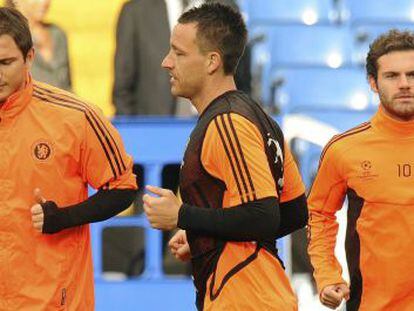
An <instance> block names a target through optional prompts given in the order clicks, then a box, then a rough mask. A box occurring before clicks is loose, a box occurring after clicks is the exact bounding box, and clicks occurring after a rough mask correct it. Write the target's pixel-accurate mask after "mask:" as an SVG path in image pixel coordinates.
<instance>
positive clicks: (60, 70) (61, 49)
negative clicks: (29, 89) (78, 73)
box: [32, 24, 72, 91]
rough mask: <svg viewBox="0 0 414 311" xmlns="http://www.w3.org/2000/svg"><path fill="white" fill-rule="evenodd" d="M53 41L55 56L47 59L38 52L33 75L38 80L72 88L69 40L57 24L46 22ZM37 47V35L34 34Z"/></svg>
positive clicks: (59, 86) (67, 88)
mask: <svg viewBox="0 0 414 311" xmlns="http://www.w3.org/2000/svg"><path fill="white" fill-rule="evenodd" d="M45 27H46V28H48V30H49V32H50V35H51V37H52V42H53V58H52V60H51V61H45V60H44V59H43V57H42V54H40V53H36V57H35V60H34V62H33V66H32V75H33V77H34V78H35V79H37V80H38V81H42V82H46V83H48V84H51V85H53V86H56V87H58V88H61V89H64V90H68V91H69V90H71V89H72V82H71V76H70V66H69V55H68V41H67V39H66V34H65V33H64V31H63V30H62V29H61V28H60V27H59V26H57V25H55V24H45ZM33 41H34V45H35V49H36V36H33Z"/></svg>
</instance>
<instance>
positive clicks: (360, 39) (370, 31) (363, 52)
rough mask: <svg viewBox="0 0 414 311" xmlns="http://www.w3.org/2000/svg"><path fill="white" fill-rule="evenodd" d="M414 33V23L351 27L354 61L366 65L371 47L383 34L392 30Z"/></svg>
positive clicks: (361, 24) (356, 25) (359, 24)
mask: <svg viewBox="0 0 414 311" xmlns="http://www.w3.org/2000/svg"><path fill="white" fill-rule="evenodd" d="M393 28H394V29H399V30H410V31H414V23H386V24H371V23H365V24H364V23H358V24H354V25H353V26H351V32H352V34H353V37H354V39H353V43H354V47H353V55H352V60H353V63H354V64H356V65H365V59H366V56H367V53H368V50H369V45H370V44H371V43H372V42H373V41H374V40H375V39H376V38H377V37H378V36H379V35H381V34H383V33H385V32H387V31H389V30H390V29H393Z"/></svg>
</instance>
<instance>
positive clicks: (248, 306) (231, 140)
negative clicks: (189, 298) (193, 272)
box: [201, 113, 305, 311]
mask: <svg viewBox="0 0 414 311" xmlns="http://www.w3.org/2000/svg"><path fill="white" fill-rule="evenodd" d="M230 119H231V122H230ZM201 162H202V164H203V166H204V168H205V169H206V170H207V172H208V173H209V174H211V175H212V176H214V177H216V178H218V179H220V180H222V181H223V182H224V183H225V185H226V189H227V190H226V191H225V193H224V198H223V208H228V207H232V206H236V205H240V204H242V203H246V202H250V201H254V200H257V199H261V198H265V197H277V193H276V186H275V181H274V179H273V177H272V174H271V172H270V168H269V163H268V160H267V157H266V153H265V149H264V138H263V137H262V135H261V133H260V131H259V130H258V128H257V127H256V126H255V125H254V124H253V123H252V122H250V121H249V120H247V119H246V118H244V117H242V116H241V115H238V114H235V113H231V114H225V115H219V116H217V117H216V118H215V119H214V120H213V121H212V122H211V123H210V125H209V127H208V129H207V132H206V135H205V138H204V142H203V148H202V154H201ZM284 169H285V175H284V176H285V187H284V188H283V192H282V194H281V198H280V200H281V201H289V200H291V199H294V198H296V197H298V196H300V195H302V194H303V193H304V190H305V189H304V186H303V183H302V181H301V177H300V175H299V173H298V169H297V167H296V164H295V162H294V161H293V158H292V155H291V154H290V151H289V149H288V148H287V146H285V164H284ZM255 249H256V243H253V242H228V243H226V246H225V248H224V251H223V252H222V254H221V256H220V259H219V261H218V264H217V269H216V280H215V286H214V289H213V290H214V291H216V290H217V288H218V287H219V286H220V284H221V283H222V280H223V278H224V276H225V275H226V274H227V273H228V272H229V271H230V270H231V269H232V268H233V267H234V266H236V265H237V264H238V263H240V262H242V261H244V260H246V258H247V257H248V256H249V255H251V254H252V253H254V251H255ZM210 282H211V277H210V279H209V281H208V284H207V288H209V286H210ZM209 297H210V291H209V289H207V292H206V297H205V301H204V310H243V311H245V310H297V300H296V297H295V294H294V293H293V291H292V289H291V287H290V284H289V281H288V279H287V277H286V275H285V273H284V270H283V268H282V266H281V265H280V263H279V261H278V260H277V259H276V258H275V257H274V256H273V255H271V254H269V253H268V252H267V251H266V250H264V249H261V250H260V251H259V254H258V257H257V258H256V259H255V260H253V261H252V262H251V263H250V264H248V265H247V266H246V267H244V268H243V269H242V270H240V271H239V272H237V273H236V274H235V275H233V276H232V277H231V278H230V280H229V281H228V282H227V283H226V284H225V286H224V287H223V290H222V292H221V293H220V294H219V296H218V297H217V298H216V299H215V300H214V301H211V300H210V298H209ZM236 306H237V307H236ZM236 308H237V309H236Z"/></svg>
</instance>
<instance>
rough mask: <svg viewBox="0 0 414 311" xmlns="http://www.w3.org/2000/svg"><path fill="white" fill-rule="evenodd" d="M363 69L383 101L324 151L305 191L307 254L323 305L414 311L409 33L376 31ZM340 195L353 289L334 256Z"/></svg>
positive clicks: (413, 37)
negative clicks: (345, 203) (367, 118)
mask: <svg viewBox="0 0 414 311" xmlns="http://www.w3.org/2000/svg"><path fill="white" fill-rule="evenodd" d="M366 71H367V75H368V79H369V83H370V85H371V88H372V90H373V91H374V92H376V93H378V95H379V98H380V106H379V109H378V111H377V113H376V114H375V115H374V117H373V118H372V119H371V120H370V121H368V122H366V123H363V124H361V125H359V126H357V127H355V128H353V129H351V130H349V131H347V132H345V133H343V134H340V135H338V136H335V137H334V138H332V140H331V141H330V142H329V143H328V144H327V146H326V147H325V149H324V150H323V153H322V156H321V161H320V166H319V172H318V174H317V176H316V179H315V182H314V184H313V186H312V190H311V194H310V197H309V209H310V221H309V223H310V244H309V254H310V256H311V261H312V264H313V266H314V268H315V271H314V276H315V279H316V282H317V285H318V289H319V292H320V300H321V302H322V304H324V305H325V306H328V307H330V308H332V309H335V308H336V307H338V306H339V304H340V303H341V301H342V300H343V299H348V298H349V299H348V301H347V307H346V309H347V311H354V310H375V311H393V310H398V311H408V310H414V267H413V262H414V252H413V240H414V192H413V189H412V188H413V181H414V161H413V156H412V155H413V154H414V33H412V32H408V31H397V30H392V31H390V32H388V33H386V34H383V35H382V36H380V37H378V38H377V39H376V40H375V41H374V42H373V43H372V44H371V46H370V50H369V52H368V56H367V63H366ZM345 197H347V198H348V225H347V231H346V242H345V248H346V257H347V261H348V269H349V274H350V281H351V282H350V287H348V285H347V284H346V282H345V281H344V280H343V279H342V277H341V266H340V265H339V263H338V261H337V259H336V258H335V256H334V247H335V238H336V234H337V231H338V224H337V223H336V217H335V214H336V212H337V211H338V210H339V209H340V208H341V207H342V204H343V201H344V198H345Z"/></svg>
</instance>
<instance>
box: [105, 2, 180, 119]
mask: <svg viewBox="0 0 414 311" xmlns="http://www.w3.org/2000/svg"><path fill="white" fill-rule="evenodd" d="M169 36H170V28H169V24H168V16H167V8H166V5H165V2H164V0H130V1H128V2H126V3H125V4H124V6H123V7H122V10H121V13H120V16H119V20H118V25H117V32H116V42H117V45H116V53H115V82H114V88H113V103H114V105H115V107H116V114H117V115H171V114H174V110H175V107H174V102H175V101H174V98H173V96H172V95H171V93H170V82H169V79H170V77H169V75H168V73H167V72H166V71H165V70H162V68H161V65H160V64H161V62H162V60H163V58H164V56H165V55H166V54H167V52H168V50H169Z"/></svg>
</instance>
